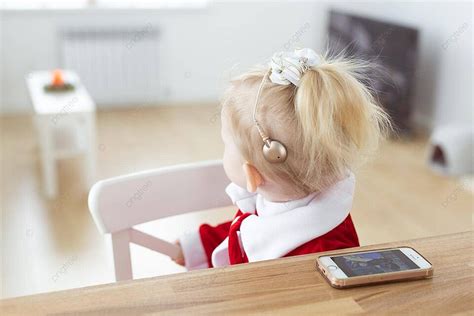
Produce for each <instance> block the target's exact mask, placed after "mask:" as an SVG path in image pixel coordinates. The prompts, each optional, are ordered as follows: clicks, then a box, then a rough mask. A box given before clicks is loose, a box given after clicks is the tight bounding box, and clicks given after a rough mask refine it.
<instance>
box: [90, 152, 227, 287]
mask: <svg viewBox="0 0 474 316" xmlns="http://www.w3.org/2000/svg"><path fill="white" fill-rule="evenodd" d="M228 184H229V180H228V178H227V176H226V175H225V172H224V168H223V166H222V162H221V161H204V162H199V163H192V164H185V165H176V166H171V167H165V168H159V169H155V170H150V171H144V172H139V173H134V174H129V175H124V176H119V177H115V178H111V179H107V180H102V181H99V182H97V183H96V184H95V185H94V186H93V187H92V189H91V190H90V193H89V209H90V212H91V214H92V217H93V218H94V222H95V223H96V225H97V227H98V229H99V230H100V231H101V232H102V233H103V234H111V236H112V251H113V258H114V268H115V279H116V280H117V281H121V280H129V279H132V278H133V274H132V263H131V258H130V243H134V244H137V245H141V246H143V247H146V248H149V249H151V250H154V251H157V252H160V253H163V254H165V255H168V256H170V257H172V258H174V257H176V255H177V253H178V248H177V246H176V245H174V244H172V243H170V242H167V241H164V240H162V239H159V238H156V237H154V236H151V235H149V234H146V233H144V232H141V231H139V230H137V229H135V228H134V226H135V225H139V224H142V223H146V222H150V221H153V220H157V219H160V218H164V217H168V216H174V215H179V214H184V213H188V212H194V211H199V210H206V209H212V208H217V207H224V206H228V205H231V204H232V203H231V201H230V199H229V197H228V196H227V194H226V193H225V190H224V189H225V187H226V186H227V185H228Z"/></svg>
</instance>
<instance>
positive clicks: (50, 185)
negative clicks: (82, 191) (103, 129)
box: [26, 71, 96, 198]
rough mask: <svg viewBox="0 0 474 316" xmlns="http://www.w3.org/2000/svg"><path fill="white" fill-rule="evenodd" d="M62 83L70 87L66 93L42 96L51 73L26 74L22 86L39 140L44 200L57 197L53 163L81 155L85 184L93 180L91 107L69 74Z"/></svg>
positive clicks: (90, 103)
mask: <svg viewBox="0 0 474 316" xmlns="http://www.w3.org/2000/svg"><path fill="white" fill-rule="evenodd" d="M63 76H64V81H65V82H68V83H71V84H73V85H74V87H75V89H74V90H72V91H70V92H52V93H49V92H46V91H45V90H44V86H45V85H46V84H48V83H50V82H51V77H52V73H51V72H49V71H37V72H32V73H30V74H29V75H28V76H27V78H26V84H27V87H28V90H29V92H30V96H31V101H32V103H33V107H34V110H35V118H34V120H35V125H36V128H37V133H38V137H39V145H40V152H41V165H42V169H43V185H44V189H45V193H46V196H47V197H49V198H53V197H55V196H56V195H57V191H58V186H57V176H56V160H58V159H63V158H70V157H73V156H76V155H85V159H84V161H85V166H84V167H85V168H84V169H85V174H86V181H87V184H88V185H89V187H90V186H92V184H93V182H94V178H95V157H96V145H95V137H96V131H95V104H94V101H92V99H91V97H90V96H89V93H88V92H87V91H86V89H85V88H84V86H83V85H82V83H81V82H80V80H79V77H78V76H77V74H75V73H74V72H72V71H63Z"/></svg>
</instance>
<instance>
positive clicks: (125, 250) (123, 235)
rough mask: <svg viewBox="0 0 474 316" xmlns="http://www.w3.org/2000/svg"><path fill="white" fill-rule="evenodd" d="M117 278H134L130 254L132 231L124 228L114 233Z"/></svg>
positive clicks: (118, 279) (113, 247)
mask: <svg viewBox="0 0 474 316" xmlns="http://www.w3.org/2000/svg"><path fill="white" fill-rule="evenodd" d="M112 249H113V253H114V268H115V280H116V281H123V280H131V279H133V272H132V258H131V256H130V231H129V230H128V229H127V230H122V231H120V232H117V233H113V234H112Z"/></svg>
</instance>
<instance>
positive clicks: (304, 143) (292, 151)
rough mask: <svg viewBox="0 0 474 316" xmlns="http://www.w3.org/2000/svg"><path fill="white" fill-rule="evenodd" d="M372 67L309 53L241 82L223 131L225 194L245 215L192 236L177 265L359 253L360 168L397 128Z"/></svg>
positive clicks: (288, 56) (227, 105)
mask: <svg viewBox="0 0 474 316" xmlns="http://www.w3.org/2000/svg"><path fill="white" fill-rule="evenodd" d="M364 68H367V64H363V63H360V62H359V63H357V62H355V61H351V60H347V59H344V58H341V57H335V58H332V59H331V58H326V57H322V56H319V55H317V54H316V53H315V52H314V51H313V50H311V49H302V50H296V51H295V52H292V53H289V52H281V53H277V54H275V55H274V56H273V57H272V60H271V63H270V68H269V69H268V68H267V69H261V70H255V71H251V72H248V73H246V74H244V75H242V76H240V77H239V78H237V79H236V80H233V81H232V83H231V86H230V88H229V89H228V91H227V92H226V94H225V97H224V99H223V106H222V112H221V117H222V131H221V134H222V139H223V141H224V144H225V151H224V158H223V164H224V169H225V172H226V174H227V176H228V177H229V179H230V180H231V181H232V183H231V184H230V185H229V186H228V187H227V189H226V192H227V194H228V195H229V196H230V198H231V199H232V202H233V203H234V204H235V205H237V206H238V208H239V211H238V212H237V214H236V215H235V217H234V220H233V221H232V222H227V223H223V224H220V225H218V226H216V227H212V226H209V225H207V224H204V225H201V226H200V227H199V229H198V230H197V231H195V232H190V233H188V234H185V235H183V236H182V237H181V238H180V240H179V242H178V245H180V247H181V251H182V255H181V256H180V257H179V258H178V259H176V260H175V261H176V262H177V263H179V264H182V265H185V266H186V268H188V269H189V270H192V269H199V268H207V267H219V266H226V265H231V264H238V263H244V262H254V261H259V260H266V259H274V258H280V257H286V256H293V255H300V254H307V253H314V252H320V251H327V250H333V249H341V248H347V247H356V246H359V241H358V237H357V233H356V230H355V228H354V225H353V223H352V219H351V216H350V214H349V212H350V210H351V206H352V199H353V195H354V186H355V178H354V175H353V174H352V172H351V170H353V169H354V167H355V165H356V163H357V162H358V161H359V160H360V158H361V157H367V155H369V154H370V153H371V152H372V151H373V150H374V149H375V147H376V146H377V143H378V141H379V139H380V138H381V136H383V134H384V131H385V130H386V127H389V120H388V119H387V115H386V114H385V113H384V112H383V110H382V109H381V108H380V107H378V106H377V105H376V102H375V101H374V98H373V96H372V94H371V92H370V90H369V89H368V88H367V87H366V86H365V85H364V82H365V81H366V78H365V77H364V75H363V72H362V71H363V70H366V69H364ZM244 188H246V189H244Z"/></svg>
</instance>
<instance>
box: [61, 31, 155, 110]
mask: <svg viewBox="0 0 474 316" xmlns="http://www.w3.org/2000/svg"><path fill="white" fill-rule="evenodd" d="M60 57H61V60H62V62H61V66H62V68H64V69H71V70H74V71H76V72H77V73H78V74H79V76H80V78H81V80H82V82H83V84H84V85H85V87H86V88H87V89H88V90H89V93H90V94H91V95H92V98H93V99H94V101H95V102H96V103H97V104H98V105H102V106H104V105H111V106H115V105H135V104H142V103H150V99H151V97H150V96H153V95H156V93H154V92H156V90H157V89H158V32H157V31H156V29H155V28H153V26H152V25H151V24H147V25H143V26H141V27H138V28H104V29H97V28H93V29H89V28H73V29H72V28H67V29H63V30H62V31H61V32H60Z"/></svg>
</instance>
